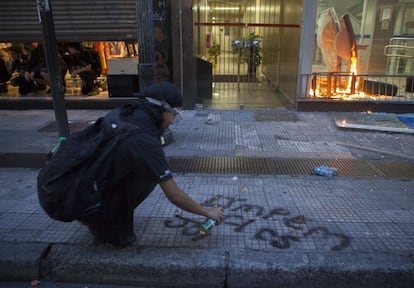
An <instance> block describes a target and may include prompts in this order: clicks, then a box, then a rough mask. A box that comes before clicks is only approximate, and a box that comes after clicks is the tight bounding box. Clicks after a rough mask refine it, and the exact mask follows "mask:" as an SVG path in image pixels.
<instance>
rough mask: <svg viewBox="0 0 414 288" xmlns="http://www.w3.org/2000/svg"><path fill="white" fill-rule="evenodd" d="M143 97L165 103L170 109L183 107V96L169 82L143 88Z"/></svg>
mask: <svg viewBox="0 0 414 288" xmlns="http://www.w3.org/2000/svg"><path fill="white" fill-rule="evenodd" d="M143 94H144V97H149V98H153V99H156V100H159V101H161V102H162V101H165V102H167V103H168V104H169V105H170V106H171V107H181V106H183V96H182V95H181V93H180V91H178V89H177V87H175V85H174V84H172V83H171V82H167V81H163V82H156V83H153V84H151V85H150V86H148V87H147V88H145V90H144V93H143Z"/></svg>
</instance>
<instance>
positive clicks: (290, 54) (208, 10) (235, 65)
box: [193, 0, 301, 109]
mask: <svg viewBox="0 0 414 288" xmlns="http://www.w3.org/2000/svg"><path fill="white" fill-rule="evenodd" d="M195 2H197V3H196V4H195V5H194V6H193V19H194V51H195V54H196V56H197V57H198V58H201V59H202V60H203V61H205V62H207V63H210V67H211V86H212V87H211V88H212V89H211V95H208V96H209V97H206V96H205V95H203V97H198V99H197V102H199V103H200V102H201V104H203V106H207V107H210V108H216V109H239V108H241V109H243V108H247V109H249V108H250V109H256V108H270V109H281V108H286V106H289V105H291V104H293V102H294V101H292V99H294V93H292V97H291V98H290V97H289V96H288V95H286V94H285V93H283V91H281V90H280V88H281V85H280V81H281V80H282V81H285V80H286V79H287V75H288V74H289V73H292V72H293V70H295V69H297V63H298V55H299V34H300V26H299V24H298V23H300V17H301V1H284V0H272V1H271V0H268V1H256V0H238V1H236V0H229V1H215V0H202V1H195ZM285 2H286V3H285ZM295 15H296V16H295ZM288 16H289V17H288ZM292 16H293V17H292ZM285 19H287V21H285ZM292 31H293V32H294V33H291V32H292ZM287 35H290V36H289V42H283V39H284V37H286V36H287ZM283 43H289V44H288V45H286V44H283ZM286 57H287V58H286ZM287 66H289V69H282V68H286V67H287ZM292 69H293V70H292ZM294 74H295V73H294V72H293V73H292V76H293V77H291V79H290V80H289V81H290V83H289V85H290V89H288V90H291V91H294V89H295V87H296V76H295V75H294ZM284 85H286V82H285V83H284Z"/></svg>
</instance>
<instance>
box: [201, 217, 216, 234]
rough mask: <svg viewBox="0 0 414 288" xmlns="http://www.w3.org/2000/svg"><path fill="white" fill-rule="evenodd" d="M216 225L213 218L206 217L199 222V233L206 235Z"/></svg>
mask: <svg viewBox="0 0 414 288" xmlns="http://www.w3.org/2000/svg"><path fill="white" fill-rule="evenodd" d="M216 225H217V221H216V220H214V219H206V220H205V221H204V222H203V223H201V224H200V234H201V235H206V234H207V233H209V232H210V231H211V229H213V227H214V226H216Z"/></svg>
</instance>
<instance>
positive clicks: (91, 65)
mask: <svg viewBox="0 0 414 288" xmlns="http://www.w3.org/2000/svg"><path fill="white" fill-rule="evenodd" d="M68 51H69V54H70V55H71V67H70V69H69V71H70V73H71V75H72V78H75V77H76V75H79V77H80V79H81V80H82V86H81V92H82V95H87V96H92V95H96V94H99V89H98V87H97V85H96V83H95V81H96V79H97V78H98V77H99V76H100V75H101V73H102V65H101V62H100V59H99V57H95V55H96V53H97V52H96V51H95V53H94V51H93V49H92V48H84V47H82V45H81V44H80V43H78V42H70V43H68ZM98 56H99V55H98Z"/></svg>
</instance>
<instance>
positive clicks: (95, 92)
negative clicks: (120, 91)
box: [88, 87, 99, 96]
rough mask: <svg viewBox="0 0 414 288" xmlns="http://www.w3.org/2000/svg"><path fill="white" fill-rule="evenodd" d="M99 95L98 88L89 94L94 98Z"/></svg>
mask: <svg viewBox="0 0 414 288" xmlns="http://www.w3.org/2000/svg"><path fill="white" fill-rule="evenodd" d="M98 94H99V90H98V88H96V87H95V88H93V89H92V91H90V92H89V93H88V96H94V95H98Z"/></svg>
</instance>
